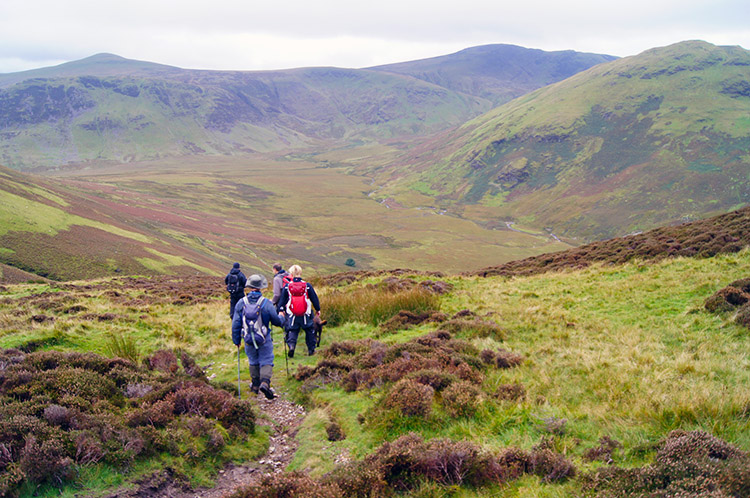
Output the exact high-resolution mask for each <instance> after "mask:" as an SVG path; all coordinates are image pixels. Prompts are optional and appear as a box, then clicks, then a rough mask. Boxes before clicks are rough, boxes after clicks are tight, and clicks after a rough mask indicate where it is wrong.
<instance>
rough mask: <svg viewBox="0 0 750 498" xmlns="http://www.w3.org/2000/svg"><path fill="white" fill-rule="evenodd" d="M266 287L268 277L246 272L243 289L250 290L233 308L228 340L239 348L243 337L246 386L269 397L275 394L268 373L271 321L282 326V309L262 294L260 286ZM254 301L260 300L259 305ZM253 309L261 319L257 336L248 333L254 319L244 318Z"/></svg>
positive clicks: (271, 357) (271, 339)
mask: <svg viewBox="0 0 750 498" xmlns="http://www.w3.org/2000/svg"><path fill="white" fill-rule="evenodd" d="M266 287H268V280H266V277H264V276H262V275H250V278H248V279H247V289H248V290H249V291H250V292H248V294H247V296H245V297H244V298H242V299H240V300H239V302H237V305H236V307H235V309H234V319H233V320H232V342H234V345H235V346H237V349H238V350H239V348H240V343H241V342H242V340H243V339H244V340H245V354H247V361H248V364H249V365H250V378H251V379H252V381H251V382H252V385H251V387H250V390H251V391H252V392H253V393H255V394H258V391H260V392H262V393H263V395H264V396H265V397H266V398H268V399H273V398H275V397H276V395H275V394H274V392H273V390H272V389H271V374H272V373H273V338H272V336H271V324H273V325H276V326H277V327H282V328H283V327H284V324H285V319H284V315H283V314H282V313H278V314H277V313H276V309H274V307H273V304H272V303H271V301H270V300H269V299H266V298H265V297H263V294H262V293H261V290H262V289H265V288H266ZM258 303H260V306H259V308H258ZM255 310H258V312H259V313H258V315H259V317H260V320H259V324H261V323H262V326H263V329H261V331H262V334H263V336H264V337H262V338H258V339H257V340H256V339H255V338H253V337H252V330H251V329H252V327H253V324H254V322H252V321H250V320H249V319H248V317H251V316H252V313H253V312H254V311H255ZM255 337H256V338H257V337H258V336H257V335H256V336H255ZM238 353H239V351H238Z"/></svg>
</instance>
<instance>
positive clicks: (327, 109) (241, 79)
mask: <svg viewBox="0 0 750 498" xmlns="http://www.w3.org/2000/svg"><path fill="white" fill-rule="evenodd" d="M486 50H489V49H487V48H485V49H484V51H486ZM495 50H500V51H501V52H502V51H503V50H505V51H507V50H508V49H507V47H504V46H502V47H500V48H497V47H496V48H495ZM513 50H514V53H516V52H519V51H520V53H523V54H535V57H543V58H544V57H546V58H547V59H549V60H554V59H556V58H561V57H562V58H564V59H565V60H567V59H569V58H570V54H569V53H566V54H563V55H560V54H551V55H544V53H542V54H541V55H540V53H539V51H532V50H531V49H523V48H520V47H519V48H516V49H513ZM457 57H460V58H463V60H465V59H466V58H467V57H469V58H470V59H472V58H473V59H480V58H481V57H483V56H481V55H473V56H467V54H466V53H464V54H463V55H460V56H459V55H455V54H451V55H448V56H443V58H442V59H441V61H443V63H441V64H439V65H438V66H435V63H434V61H433V62H431V63H430V64H431V67H432V68H433V69H431V71H434V70H435V67H442V68H445V67H447V66H449V65H450V64H453V61H455V60H457V59H456V58H457ZM503 57H505V58H506V59H507V58H508V56H503V55H502V54H496V55H494V56H493V58H492V61H493V62H492V64H498V61H500V62H502V60H504V59H503ZM514 57H517V55H514ZM606 57H607V56H598V55H595V54H578V55H575V57H574V58H575V60H576V61H577V62H576V65H571V66H569V69H568V70H567V71H563V72H561V73H559V74H558V76H557V78H558V79H559V78H561V77H565V76H567V75H569V74H572V73H573V72H575V71H577V70H579V69H580V68H581V64H582V65H583V66H591V65H593V64H597V63H599V62H601V61H602V60H603V59H604V58H606ZM473 59H472V60H473ZM547 59H545V60H547ZM404 64H405V65H404ZM412 64H415V62H407V63H402V65H401V66H399V67H400V68H401V69H402V70H401V72H392V71H385V70H377V69H375V68H365V69H344V68H331V67H312V68H296V69H290V70H275V71H208V70H192V69H181V68H175V67H172V66H165V65H160V64H154V63H150V62H142V61H132V60H129V59H124V58H121V57H119V56H116V55H112V54H98V55H95V56H92V57H89V58H86V59H83V60H81V61H74V62H70V63H66V64H62V65H59V66H55V67H52V68H44V69H37V70H31V71H25V72H23V73H11V74H10V75H8V74H6V75H0V163H3V164H5V165H7V166H10V167H13V168H18V169H30V168H34V167H55V166H58V165H64V164H68V163H83V162H86V163H92V162H96V161H102V160H115V161H131V160H138V159H155V158H159V157H164V156H185V155H194V154H204V155H212V154H213V155H217V154H220V155H225V154H247V153H253V152H269V151H280V150H285V149H290V148H307V147H312V146H318V147H321V146H325V147H330V146H331V144H332V143H342V142H345V143H350V142H352V141H361V140H365V141H372V140H376V141H380V140H389V139H394V138H402V137H406V138H408V137H413V136H420V135H425V134H430V133H433V132H436V131H440V130H443V129H446V128H448V127H451V126H456V125H459V124H461V123H463V122H465V121H466V120H468V119H470V118H472V117H474V116H477V115H479V114H481V113H483V112H485V111H487V110H488V109H490V108H491V107H492V106H493V102H494V101H495V100H498V99H500V100H507V98H508V95H520V94H522V93H525V92H528V91H530V90H532V89H534V88H538V87H540V86H542V85H545V84H547V83H548V81H549V79H550V75H549V73H550V71H549V70H548V68H547V66H544V67H540V69H538V73H534V72H533V71H532V74H531V75H529V74H525V75H524V79H523V80H522V81H518V82H513V81H512V78H513V77H514V75H513V74H511V75H503V74H501V73H498V72H495V73H493V74H494V76H493V75H492V74H490V73H487V71H486V70H485V72H484V73H483V74H481V78H482V81H481V84H479V83H477V85H472V84H468V85H461V84H459V83H458V82H457V81H458V79H457V78H459V75H458V74H457V73H456V72H455V71H454V70H450V71H448V70H445V71H443V73H444V74H447V76H443V78H442V79H441V80H440V81H438V82H433V81H428V80H429V79H430V78H427V79H419V78H417V77H415V76H414V75H412V74H409V73H410V72H413V71H410V70H409V69H408V68H409V67H410V65H412ZM473 64H474V66H473V67H475V68H478V69H477V70H479V69H481V68H482V67H483V66H486V63H485V62H482V61H475V62H473ZM550 64H551V63H550ZM516 65H517V63H516ZM566 65H567V63H566V62H564V61H562V62H560V63H558V64H557V67H560V68H562V67H565V66H566ZM488 74H489V75H488ZM534 75H536V76H534ZM467 77H468V78H469V79H471V77H472V76H471V75H470V74H461V75H460V78H463V79H466V78H467ZM478 77H479V76H478ZM433 79H434V78H433ZM488 82H492V86H491V85H488ZM438 83H443V84H444V85H447V86H441V85H440V84H438ZM475 86H478V87H482V88H485V90H483V91H482V92H477V93H482V96H478V95H474V94H472V93H470V90H471V89H472V88H474V87H475ZM487 89H489V90H487ZM467 91H468V93H467Z"/></svg>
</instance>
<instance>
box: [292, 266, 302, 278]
mask: <svg viewBox="0 0 750 498" xmlns="http://www.w3.org/2000/svg"><path fill="white" fill-rule="evenodd" d="M289 275H291V276H292V277H294V278H297V277H301V276H302V268H301V267H300V266H299V265H292V266H290V267H289Z"/></svg>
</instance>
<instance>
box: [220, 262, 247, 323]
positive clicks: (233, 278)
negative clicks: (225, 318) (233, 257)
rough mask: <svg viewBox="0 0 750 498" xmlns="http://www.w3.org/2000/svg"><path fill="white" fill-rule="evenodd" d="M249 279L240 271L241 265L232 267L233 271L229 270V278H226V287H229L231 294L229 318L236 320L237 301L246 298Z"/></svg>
mask: <svg viewBox="0 0 750 498" xmlns="http://www.w3.org/2000/svg"><path fill="white" fill-rule="evenodd" d="M246 283H247V278H245V275H244V274H243V273H242V271H241V270H240V264H239V263H235V264H233V265H232V269H231V270H229V273H227V276H226V277H224V285H226V286H227V292H229V318H230V319H232V318H234V308H235V306H237V301H239V300H240V299H242V298H243V297H245V284H246Z"/></svg>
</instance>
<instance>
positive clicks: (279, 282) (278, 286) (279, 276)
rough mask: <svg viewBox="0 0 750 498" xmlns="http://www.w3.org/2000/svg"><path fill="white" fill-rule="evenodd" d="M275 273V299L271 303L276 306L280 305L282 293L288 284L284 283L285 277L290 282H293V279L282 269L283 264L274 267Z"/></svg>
mask: <svg viewBox="0 0 750 498" xmlns="http://www.w3.org/2000/svg"><path fill="white" fill-rule="evenodd" d="M273 272H274V276H273V299H271V302H272V303H273V305H274V306H276V305H277V304H279V299H281V291H282V290H284V286H286V284H287V283H288V282H285V281H284V277H287V280H288V281H291V280H292V277H291V276H290V275H289V274H288V273H287V272H286V270H285V269H284V268H282V267H281V263H276V264H275V265H273Z"/></svg>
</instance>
